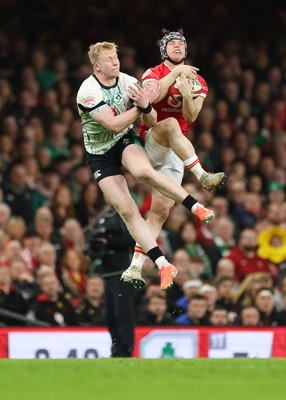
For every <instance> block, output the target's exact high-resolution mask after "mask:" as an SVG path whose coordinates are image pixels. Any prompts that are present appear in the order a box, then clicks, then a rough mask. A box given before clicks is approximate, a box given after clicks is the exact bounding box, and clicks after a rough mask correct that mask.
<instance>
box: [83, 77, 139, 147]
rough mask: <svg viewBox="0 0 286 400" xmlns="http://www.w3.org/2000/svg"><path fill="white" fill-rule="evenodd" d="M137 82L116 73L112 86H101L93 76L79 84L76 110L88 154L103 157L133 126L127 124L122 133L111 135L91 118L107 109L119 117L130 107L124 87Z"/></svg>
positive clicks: (132, 78)
mask: <svg viewBox="0 0 286 400" xmlns="http://www.w3.org/2000/svg"><path fill="white" fill-rule="evenodd" d="M135 82H138V80H137V79H136V78H134V77H132V76H130V75H127V74H125V73H123V72H120V74H119V77H118V78H117V80H116V83H115V85H113V86H104V85H102V84H101V83H100V82H99V81H98V80H97V78H96V77H95V75H90V76H89V77H88V78H87V79H85V80H84V81H83V83H82V84H81V86H80V88H79V90H78V92H77V98H76V101H77V108H78V112H79V115H80V118H81V124H82V133H83V140H84V146H85V149H86V151H87V152H88V153H90V154H104V153H106V152H107V151H108V150H109V149H111V147H112V146H114V144H115V143H116V142H117V141H118V140H119V139H120V138H121V137H122V136H123V135H124V134H125V133H126V132H128V131H129V129H130V128H132V127H133V124H131V125H130V126H129V127H127V128H125V129H124V130H123V131H122V132H120V133H118V134H114V133H113V132H111V131H109V130H108V129H106V128H104V127H103V126H102V125H101V124H99V123H98V122H96V121H95V120H94V119H93V118H92V115H93V114H94V113H97V112H99V111H100V110H102V109H104V108H107V107H111V108H112V111H113V112H114V114H115V115H118V114H122V113H123V112H125V111H127V110H128V109H129V108H130V100H129V97H128V96H127V94H126V92H127V88H128V86H130V85H132V84H134V83H135Z"/></svg>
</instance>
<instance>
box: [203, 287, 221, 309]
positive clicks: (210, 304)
mask: <svg viewBox="0 0 286 400" xmlns="http://www.w3.org/2000/svg"><path fill="white" fill-rule="evenodd" d="M199 294H202V295H203V296H204V297H205V298H206V300H207V309H208V313H210V312H211V311H212V310H213V309H214V308H215V305H216V301H217V298H218V292H217V288H216V286H214V285H209V284H208V283H205V284H203V285H202V286H201V287H200V289H199Z"/></svg>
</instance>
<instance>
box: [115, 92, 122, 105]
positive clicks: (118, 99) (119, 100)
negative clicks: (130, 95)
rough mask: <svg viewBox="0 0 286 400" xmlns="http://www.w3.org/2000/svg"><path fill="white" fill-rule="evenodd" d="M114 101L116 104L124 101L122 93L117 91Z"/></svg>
mask: <svg viewBox="0 0 286 400" xmlns="http://www.w3.org/2000/svg"><path fill="white" fill-rule="evenodd" d="M113 101H114V103H115V104H122V103H123V96H122V94H121V93H116V95H115V96H114V98H113Z"/></svg>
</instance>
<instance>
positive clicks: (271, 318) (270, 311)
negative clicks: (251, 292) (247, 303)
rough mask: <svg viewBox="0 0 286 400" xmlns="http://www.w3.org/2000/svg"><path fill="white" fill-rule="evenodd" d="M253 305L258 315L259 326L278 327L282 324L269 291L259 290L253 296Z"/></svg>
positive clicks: (267, 289) (265, 289)
mask: <svg viewBox="0 0 286 400" xmlns="http://www.w3.org/2000/svg"><path fill="white" fill-rule="evenodd" d="M255 305H256V307H257V308H258V310H259V313H260V323H259V325H260V326H279V325H281V324H282V323H281V318H280V315H279V313H278V312H277V310H276V307H275V302H274V296H273V293H272V290H271V289H269V288H265V287H262V288H260V289H259V290H258V291H257V293H256V296H255Z"/></svg>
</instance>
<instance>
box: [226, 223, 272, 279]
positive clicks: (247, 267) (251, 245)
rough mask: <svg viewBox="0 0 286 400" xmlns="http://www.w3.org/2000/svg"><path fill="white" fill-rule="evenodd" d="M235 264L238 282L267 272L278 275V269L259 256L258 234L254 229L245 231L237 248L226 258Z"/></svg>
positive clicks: (241, 234)
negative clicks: (250, 275)
mask: <svg viewBox="0 0 286 400" xmlns="http://www.w3.org/2000/svg"><path fill="white" fill-rule="evenodd" d="M226 258H229V259H230V260H232V261H233V262H234V265H235V276H236V279H237V280H238V282H242V280H243V278H244V277H245V276H246V275H248V274H253V273H255V272H267V273H270V274H271V275H273V276H274V277H275V276H276V275H277V268H275V266H274V265H273V264H272V263H270V262H269V261H267V260H264V259H263V258H261V257H260V256H259V255H258V254H257V233H256V232H255V231H254V229H244V230H243V231H242V232H241V233H240V236H239V239H238V243H237V246H235V247H234V248H233V250H232V251H231V252H230V254H229V255H228V256H227V257H226Z"/></svg>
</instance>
